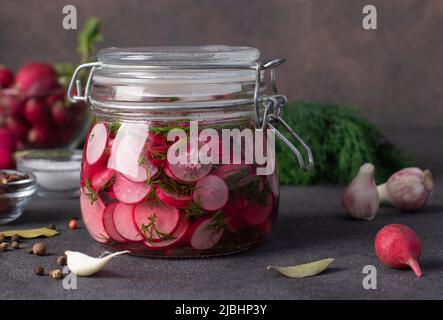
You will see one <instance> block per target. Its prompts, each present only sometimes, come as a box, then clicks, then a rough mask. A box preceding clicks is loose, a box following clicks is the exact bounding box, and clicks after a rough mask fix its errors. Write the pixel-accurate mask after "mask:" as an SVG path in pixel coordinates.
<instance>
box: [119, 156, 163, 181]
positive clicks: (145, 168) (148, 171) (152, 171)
mask: <svg viewBox="0 0 443 320" xmlns="http://www.w3.org/2000/svg"><path fill="white" fill-rule="evenodd" d="M157 172H158V168H157V167H156V166H155V165H154V164H153V163H152V162H151V161H149V160H148V159H146V160H145V162H144V163H143V164H142V165H139V166H138V171H137V173H136V174H135V175H134V176H132V175H131V174H123V175H124V176H125V177H126V178H128V179H129V180H131V181H134V182H146V181H147V180H148V178H149V179H151V178H153V177H154V176H155V175H156V174H157Z"/></svg>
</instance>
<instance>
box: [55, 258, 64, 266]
mask: <svg viewBox="0 0 443 320" xmlns="http://www.w3.org/2000/svg"><path fill="white" fill-rule="evenodd" d="M57 264H58V265H59V266H65V265H66V256H60V257H58V258H57Z"/></svg>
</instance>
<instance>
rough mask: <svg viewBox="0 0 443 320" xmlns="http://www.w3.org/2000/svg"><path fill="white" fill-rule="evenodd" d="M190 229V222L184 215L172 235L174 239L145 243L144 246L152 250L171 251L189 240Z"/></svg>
mask: <svg viewBox="0 0 443 320" xmlns="http://www.w3.org/2000/svg"><path fill="white" fill-rule="evenodd" d="M188 229H189V220H188V219H186V217H185V216H184V215H183V216H182V217H181V218H180V222H179V223H178V226H177V228H176V229H175V231H174V232H173V233H172V237H173V239H168V240H164V241H159V242H151V241H144V242H143V244H144V245H145V246H147V247H148V248H150V249H152V250H166V249H170V248H172V247H174V246H178V245H180V244H182V243H183V242H184V241H185V239H186V238H187V234H188Z"/></svg>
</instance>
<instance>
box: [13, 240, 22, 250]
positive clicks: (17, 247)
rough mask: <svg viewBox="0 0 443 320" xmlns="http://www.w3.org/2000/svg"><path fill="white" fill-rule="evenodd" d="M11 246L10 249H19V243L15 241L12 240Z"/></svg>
mask: <svg viewBox="0 0 443 320" xmlns="http://www.w3.org/2000/svg"><path fill="white" fill-rule="evenodd" d="M11 247H12V249H20V248H21V246H20V243H18V242H17V241H13V242H12V243H11Z"/></svg>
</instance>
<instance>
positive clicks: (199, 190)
mask: <svg viewBox="0 0 443 320" xmlns="http://www.w3.org/2000/svg"><path fill="white" fill-rule="evenodd" d="M228 197H229V189H228V186H227V185H226V183H225V182H224V181H223V180H222V179H221V178H219V177H217V176H214V175H209V176H206V177H204V178H203V179H201V180H199V181H198V182H197V183H196V184H195V190H194V193H193V198H194V201H195V202H198V203H201V206H202V208H203V209H204V210H208V211H216V210H218V209H221V208H223V207H224V206H225V204H226V203H227V202H228Z"/></svg>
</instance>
